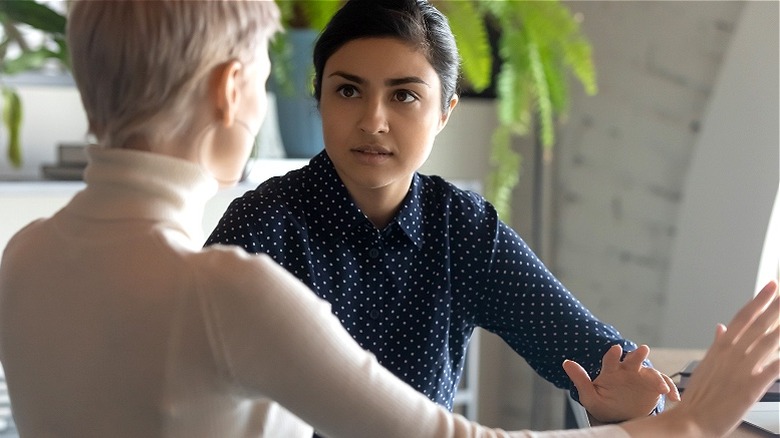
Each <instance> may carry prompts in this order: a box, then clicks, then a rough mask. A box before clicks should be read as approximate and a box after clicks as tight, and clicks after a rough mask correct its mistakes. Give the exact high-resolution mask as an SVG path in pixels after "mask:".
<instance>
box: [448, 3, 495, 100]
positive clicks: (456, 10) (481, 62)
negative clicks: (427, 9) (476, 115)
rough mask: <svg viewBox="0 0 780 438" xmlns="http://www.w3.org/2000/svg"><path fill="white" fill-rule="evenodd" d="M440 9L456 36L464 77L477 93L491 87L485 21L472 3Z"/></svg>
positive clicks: (450, 5)
mask: <svg viewBox="0 0 780 438" xmlns="http://www.w3.org/2000/svg"><path fill="white" fill-rule="evenodd" d="M441 8H442V12H444V13H445V14H446V16H447V19H448V21H449V23H450V28H451V29H452V31H453V33H454V34H455V39H456V41H457V45H458V51H459V52H460V55H461V67H462V70H463V76H464V78H465V79H466V80H467V81H468V82H469V84H471V87H472V88H473V89H474V91H476V92H480V91H482V90H484V89H485V88H487V87H488V86H490V81H491V79H492V78H491V74H492V67H493V55H492V53H491V51H490V41H489V39H488V33H487V30H486V28H485V26H486V24H485V20H484V18H483V17H482V15H481V14H480V13H479V11H478V10H477V7H476V5H475V4H474V2H472V1H471V0H469V1H449V2H442V3H441Z"/></svg>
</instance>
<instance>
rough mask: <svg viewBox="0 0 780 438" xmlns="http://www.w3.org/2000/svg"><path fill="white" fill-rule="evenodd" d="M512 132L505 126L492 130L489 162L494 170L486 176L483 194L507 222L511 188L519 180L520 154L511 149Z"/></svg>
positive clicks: (509, 212)
mask: <svg viewBox="0 0 780 438" xmlns="http://www.w3.org/2000/svg"><path fill="white" fill-rule="evenodd" d="M511 142H512V133H511V131H510V130H509V128H508V127H506V126H499V127H498V128H497V129H496V131H494V132H493V138H492V148H491V151H490V163H491V165H493V167H494V170H493V172H492V173H491V174H490V175H489V176H488V179H487V187H486V189H487V190H486V192H485V196H486V198H487V199H489V200H490V202H491V203H492V204H493V207H495V209H496V213H498V217H499V218H501V220H503V221H504V222H507V223H509V222H510V219H511V217H510V216H511V205H512V190H513V189H514V188H515V186H516V185H517V183H518V182H519V181H520V164H521V162H522V160H521V157H520V155H519V154H518V153H517V152H515V151H513V150H512V147H511Z"/></svg>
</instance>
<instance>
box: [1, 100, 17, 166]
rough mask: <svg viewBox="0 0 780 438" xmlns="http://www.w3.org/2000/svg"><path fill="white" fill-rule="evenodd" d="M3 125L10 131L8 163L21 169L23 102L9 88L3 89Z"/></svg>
mask: <svg viewBox="0 0 780 438" xmlns="http://www.w3.org/2000/svg"><path fill="white" fill-rule="evenodd" d="M3 123H4V124H5V127H6V129H7V130H8V161H9V162H10V163H11V165H12V166H14V167H17V168H18V167H21V166H22V147H21V141H20V136H21V128H22V101H21V99H19V94H17V93H16V91H15V90H13V89H11V88H7V87H4V88H3Z"/></svg>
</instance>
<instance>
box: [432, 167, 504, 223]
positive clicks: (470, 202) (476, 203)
mask: <svg viewBox="0 0 780 438" xmlns="http://www.w3.org/2000/svg"><path fill="white" fill-rule="evenodd" d="M418 176H419V178H420V188H421V191H420V193H421V197H422V198H423V200H424V203H425V204H427V205H426V207H428V208H431V207H434V208H442V207H444V208H446V209H447V210H448V211H449V212H450V214H468V215H470V216H474V217H479V218H495V217H496V211H495V208H494V207H493V205H492V204H491V203H490V202H488V201H487V200H486V199H485V198H484V197H483V196H482V195H480V194H478V193H476V192H474V191H473V190H467V189H463V188H460V187H458V186H456V185H455V184H453V183H452V182H449V181H447V180H445V179H444V178H442V177H440V176H436V175H422V174H418Z"/></svg>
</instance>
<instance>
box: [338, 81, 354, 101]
mask: <svg viewBox="0 0 780 438" xmlns="http://www.w3.org/2000/svg"><path fill="white" fill-rule="evenodd" d="M336 92H337V93H339V95H340V96H341V97H346V98H352V97H360V93H359V92H358V90H357V88H355V87H354V86H352V85H349V84H346V85H342V86H340V87H339V88H338V89H337V90H336Z"/></svg>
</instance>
